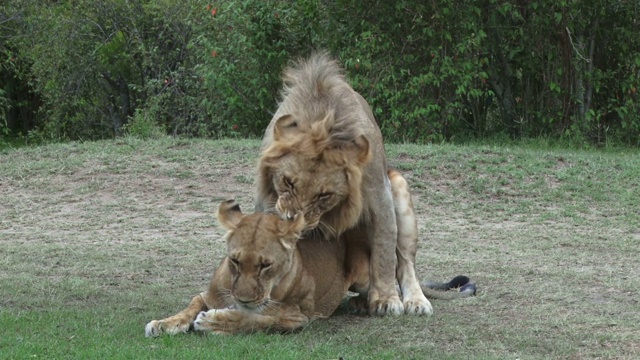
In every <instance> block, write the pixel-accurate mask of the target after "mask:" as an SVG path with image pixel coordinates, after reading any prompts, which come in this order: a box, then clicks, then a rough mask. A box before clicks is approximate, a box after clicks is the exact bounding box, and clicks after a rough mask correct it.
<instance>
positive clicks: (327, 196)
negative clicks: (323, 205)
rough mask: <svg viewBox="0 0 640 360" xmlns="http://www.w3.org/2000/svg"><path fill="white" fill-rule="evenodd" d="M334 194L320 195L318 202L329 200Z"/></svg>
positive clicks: (325, 193)
mask: <svg viewBox="0 0 640 360" xmlns="http://www.w3.org/2000/svg"><path fill="white" fill-rule="evenodd" d="M332 195H333V194H332V193H329V192H323V193H320V194H318V200H327V199H328V198H330V197H331V196H332Z"/></svg>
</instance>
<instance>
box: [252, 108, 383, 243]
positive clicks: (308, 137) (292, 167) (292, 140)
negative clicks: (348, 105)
mask: <svg viewBox="0 0 640 360" xmlns="http://www.w3.org/2000/svg"><path fill="white" fill-rule="evenodd" d="M333 125H334V115H333V113H329V114H327V115H326V117H325V118H324V119H322V120H320V121H317V122H315V123H314V124H313V125H311V126H309V127H308V128H301V126H303V125H302V124H298V122H297V121H296V118H295V116H294V115H285V116H282V117H281V118H279V119H278V120H277V121H276V123H275V126H274V136H273V142H272V143H271V145H270V146H268V147H267V148H265V149H264V151H263V153H262V156H261V158H260V162H259V171H260V172H261V176H260V179H261V181H264V182H266V183H264V184H262V186H261V188H262V189H264V190H265V191H267V192H268V194H262V195H263V197H265V198H266V197H269V196H271V197H273V198H274V199H273V200H274V201H275V209H276V210H277V212H278V213H279V214H280V216H281V217H282V218H284V219H292V218H293V216H294V214H296V213H297V212H302V213H303V214H304V218H305V219H306V222H307V224H306V225H307V226H306V229H308V230H309V229H314V228H316V227H317V226H318V225H319V224H321V223H322V224H324V225H326V226H327V227H328V228H329V229H330V230H331V231H334V232H338V233H339V232H342V231H344V230H345V227H347V226H351V225H353V224H355V223H357V220H358V218H359V217H360V215H361V213H362V194H361V184H362V170H363V167H364V166H365V165H366V164H367V163H368V162H369V159H370V157H371V154H370V150H369V142H368V141H367V139H366V138H365V137H364V136H363V135H356V136H347V135H346V134H345V133H344V132H343V133H341V132H339V131H336V130H335V129H334V128H333Z"/></svg>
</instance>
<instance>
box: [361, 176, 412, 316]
mask: <svg viewBox="0 0 640 360" xmlns="http://www.w3.org/2000/svg"><path fill="white" fill-rule="evenodd" d="M390 187H391V186H390V182H389V179H388V177H387V176H384V187H383V189H381V191H380V193H379V194H378V196H380V197H381V201H380V202H379V204H381V205H383V206H382V207H381V208H378V209H376V214H375V215H374V220H373V224H372V226H373V232H370V233H369V234H370V235H369V236H372V237H370V239H369V241H370V244H371V264H370V273H369V276H370V279H371V286H370V288H369V313H370V314H373V315H387V314H389V315H400V314H402V313H404V305H403V304H402V302H401V301H400V297H399V296H398V291H397V290H396V277H395V274H396V264H397V259H396V239H397V225H396V217H395V210H394V206H393V198H392V195H391V189H390Z"/></svg>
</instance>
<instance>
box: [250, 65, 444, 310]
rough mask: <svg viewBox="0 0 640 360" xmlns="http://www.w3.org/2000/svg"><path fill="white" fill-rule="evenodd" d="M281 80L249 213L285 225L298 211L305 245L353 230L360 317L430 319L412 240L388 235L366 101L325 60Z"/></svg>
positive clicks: (382, 162) (386, 189) (383, 165)
mask: <svg viewBox="0 0 640 360" xmlns="http://www.w3.org/2000/svg"><path fill="white" fill-rule="evenodd" d="M283 80H284V89H283V92H282V100H281V102H280V104H279V107H278V110H277V111H276V113H275V115H274V116H273V119H272V120H271V122H270V124H269V126H268V127H267V129H266V131H265V135H264V140H263V145H262V154H261V157H260V160H259V164H258V178H257V184H256V188H257V192H256V211H270V210H272V209H274V208H275V210H276V211H277V212H278V213H279V214H280V216H282V217H283V218H287V219H291V218H292V217H293V215H294V214H296V213H297V212H299V211H302V212H303V213H304V216H305V218H306V220H307V223H308V224H307V229H306V231H305V237H306V238H311V237H314V236H313V235H311V234H309V232H312V233H315V234H316V237H317V235H318V234H320V237H321V238H323V239H326V238H334V237H336V236H338V237H339V236H340V234H342V233H344V232H345V231H347V230H349V229H353V228H359V229H360V230H361V231H362V232H363V234H362V236H364V237H365V238H366V239H367V241H366V243H367V244H368V246H369V248H370V251H371V264H370V271H369V274H370V276H371V279H370V285H371V286H370V289H369V294H368V310H369V311H368V312H369V313H371V314H380V315H383V314H401V313H407V314H418V315H421V314H431V313H432V307H431V304H430V303H429V301H428V300H427V298H426V297H425V296H424V294H423V293H422V291H420V284H419V282H418V279H417V278H416V276H415V271H414V258H415V241H414V240H413V239H412V236H416V235H417V233H416V231H415V229H410V228H409V227H410V226H411V224H407V227H406V229H400V231H398V229H397V227H396V222H397V221H396V213H395V211H394V205H393V196H392V193H391V188H392V187H391V185H390V183H389V179H388V177H387V174H386V172H387V160H386V157H385V151H384V145H383V143H382V135H381V133H380V129H379V128H378V125H377V124H376V121H375V119H374V117H373V113H372V112H371V109H370V107H369V105H368V104H367V102H366V100H365V99H364V98H363V97H362V96H360V94H358V93H357V92H355V91H354V90H353V89H352V88H351V86H349V84H348V83H347V82H346V81H345V80H344V77H343V75H342V73H341V69H340V67H339V66H338V64H337V63H336V62H335V61H334V60H332V59H330V58H329V56H327V54H325V53H319V54H315V55H313V56H311V57H310V58H309V59H307V60H301V61H298V62H297V63H295V64H294V65H293V66H291V67H289V68H287V69H286V70H285V71H284V76H283ZM401 222H402V220H401ZM404 230H407V231H409V233H410V234H408V235H405V234H404V233H403V231H404ZM320 241H322V239H320ZM396 270H397V272H396ZM396 274H397V280H398V282H399V284H400V289H401V292H402V298H403V301H400V297H399V296H398V291H397V290H396V286H395V284H396Z"/></svg>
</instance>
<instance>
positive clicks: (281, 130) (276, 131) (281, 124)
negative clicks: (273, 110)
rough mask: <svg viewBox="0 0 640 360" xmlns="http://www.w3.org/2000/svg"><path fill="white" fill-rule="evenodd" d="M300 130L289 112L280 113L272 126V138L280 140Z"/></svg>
mask: <svg viewBox="0 0 640 360" xmlns="http://www.w3.org/2000/svg"><path fill="white" fill-rule="evenodd" d="M299 131H300V129H299V127H298V122H297V121H296V119H295V118H294V117H293V115H291V114H286V115H282V116H280V117H279V118H278V120H276V123H275V124H274V126H273V140H274V141H280V140H282V139H284V138H286V137H287V136H289V135H291V134H296V133H298V132H299Z"/></svg>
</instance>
